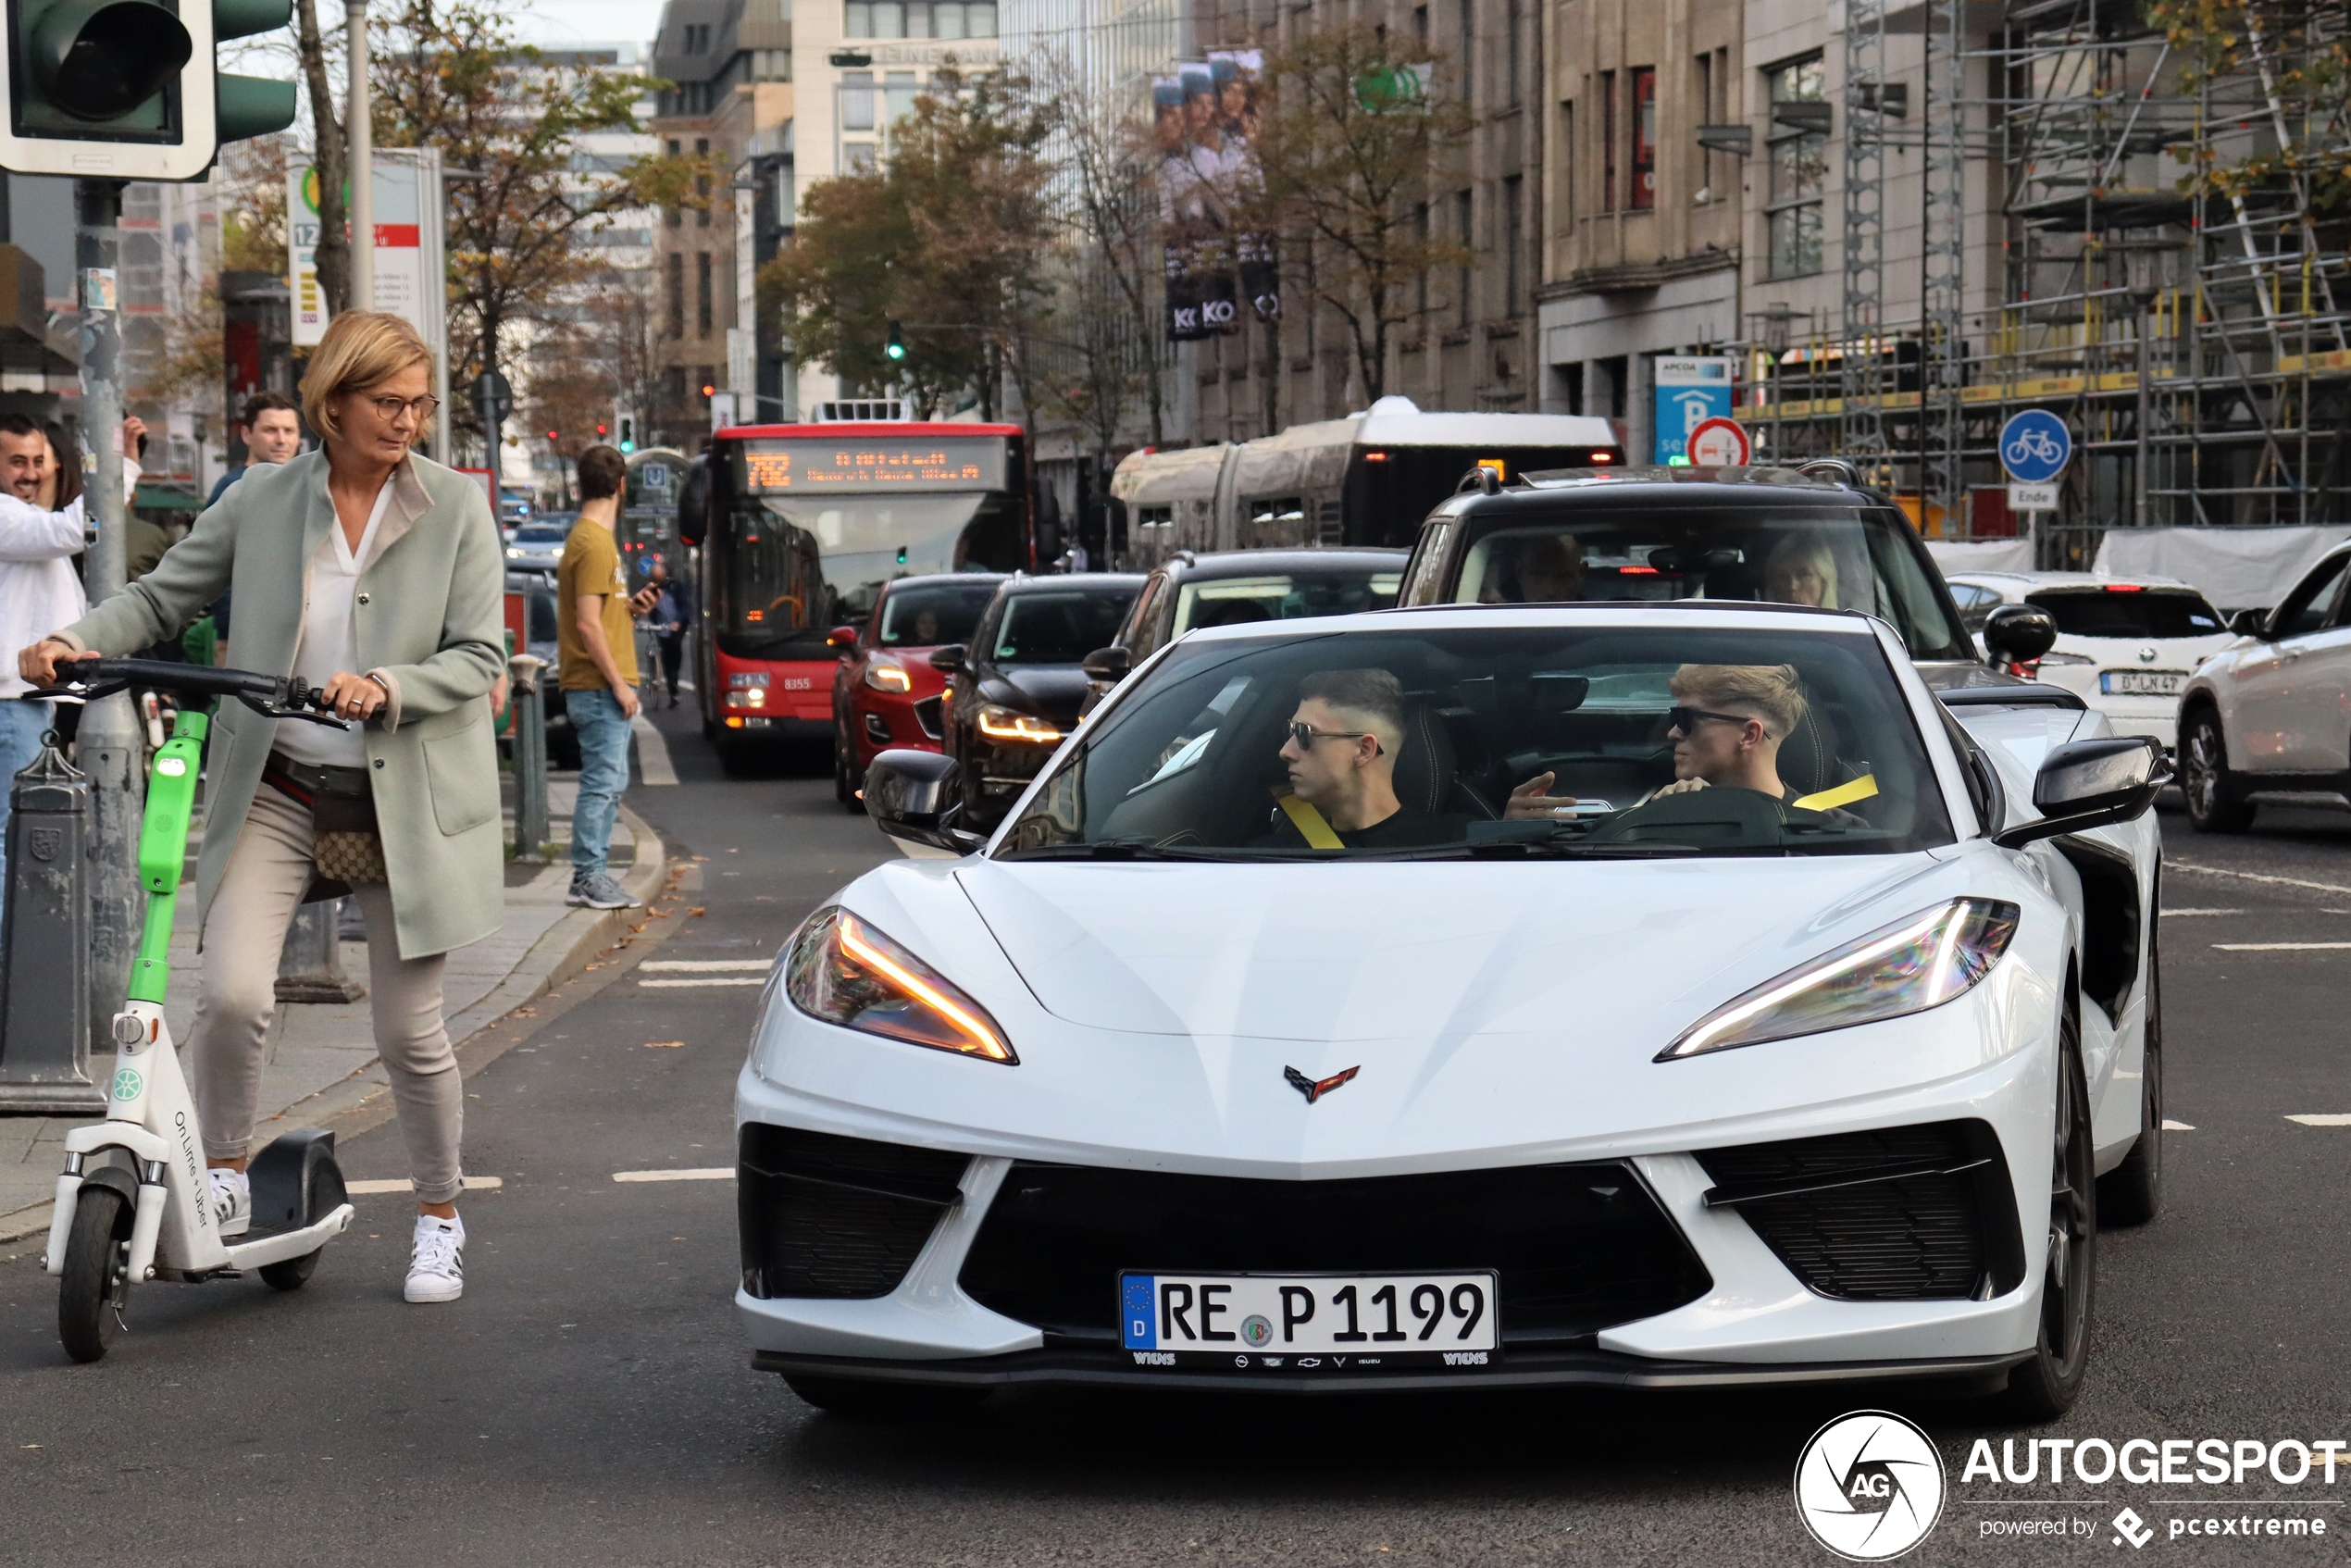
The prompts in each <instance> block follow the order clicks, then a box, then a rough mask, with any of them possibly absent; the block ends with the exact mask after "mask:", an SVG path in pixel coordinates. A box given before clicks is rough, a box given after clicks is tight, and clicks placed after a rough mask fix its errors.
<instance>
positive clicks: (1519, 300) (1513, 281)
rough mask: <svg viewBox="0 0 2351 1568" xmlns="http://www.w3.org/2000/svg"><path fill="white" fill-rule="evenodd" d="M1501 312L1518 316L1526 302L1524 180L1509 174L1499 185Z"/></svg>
mask: <svg viewBox="0 0 2351 1568" xmlns="http://www.w3.org/2000/svg"><path fill="white" fill-rule="evenodd" d="M1502 249H1503V251H1504V252H1505V253H1506V254H1505V255H1503V258H1502V292H1503V295H1504V300H1503V305H1502V308H1503V310H1504V312H1505V313H1506V314H1508V315H1511V316H1516V315H1518V314H1519V312H1520V309H1521V307H1522V306H1523V305H1524V303H1525V300H1526V295H1525V292H1524V291H1525V288H1526V257H1525V255H1524V252H1525V250H1526V180H1525V179H1524V177H1522V176H1520V175H1516V174H1513V175H1511V177H1510V178H1509V179H1507V180H1503V181H1502Z"/></svg>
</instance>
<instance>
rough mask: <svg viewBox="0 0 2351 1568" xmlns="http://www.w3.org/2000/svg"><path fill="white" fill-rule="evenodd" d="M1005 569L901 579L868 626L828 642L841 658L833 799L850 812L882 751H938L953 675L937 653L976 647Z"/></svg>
mask: <svg viewBox="0 0 2351 1568" xmlns="http://www.w3.org/2000/svg"><path fill="white" fill-rule="evenodd" d="M1003 580H1004V579H1003V576H1002V574H1001V573H998V572H954V573H942V574H941V575H939V576H937V577H907V578H900V579H898V580H896V581H895V582H892V583H890V584H889V585H888V586H887V587H885V588H884V589H883V590H882V594H881V597H880V598H879V599H878V600H877V601H875V604H874V613H873V616H872V617H871V618H870V619H868V620H867V621H866V622H865V625H864V626H862V627H857V626H844V627H840V628H836V629H835V630H834V632H833V634H832V635H831V636H830V637H829V638H827V640H826V641H827V643H828V645H830V646H831V647H833V648H834V649H836V650H838V651H839V652H840V655H841V660H840V669H839V670H838V671H837V672H836V673H835V674H834V676H833V794H834V796H835V797H836V798H837V799H839V800H840V803H841V804H842V805H843V806H845V807H847V808H848V809H849V810H851V811H853V812H854V811H864V810H865V805H864V803H862V802H860V801H859V800H858V798H857V792H858V790H862V789H863V788H864V787H865V769H866V767H867V766H868V765H871V764H872V762H873V760H874V756H875V753H878V752H883V751H887V750H889V748H890V747H892V746H910V747H913V748H914V749H915V750H917V751H924V752H935V751H938V750H939V734H940V725H939V698H940V696H941V694H942V693H943V692H945V691H946V689H947V677H946V675H945V674H944V673H943V672H942V671H940V670H938V669H935V668H933V667H932V666H931V662H930V655H931V652H932V650H933V649H937V648H944V647H951V646H955V645H958V644H962V643H965V642H969V641H971V638H972V631H973V628H976V626H977V625H978V624H979V616H980V612H981V611H983V610H985V609H987V608H988V603H989V600H990V599H992V598H994V597H995V593H996V585H997V584H998V583H1000V582H1001V581H1003Z"/></svg>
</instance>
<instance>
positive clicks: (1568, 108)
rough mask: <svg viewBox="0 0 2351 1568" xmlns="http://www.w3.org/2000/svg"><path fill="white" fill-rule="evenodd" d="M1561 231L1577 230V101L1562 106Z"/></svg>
mask: <svg viewBox="0 0 2351 1568" xmlns="http://www.w3.org/2000/svg"><path fill="white" fill-rule="evenodd" d="M1556 189H1557V190H1558V192H1559V231H1560V232H1561V233H1562V234H1571V233H1574V230H1575V217H1576V213H1575V101H1574V99H1572V98H1571V99H1569V100H1568V101H1567V102H1566V103H1563V104H1561V106H1560V168H1559V184H1558V186H1557V187H1556Z"/></svg>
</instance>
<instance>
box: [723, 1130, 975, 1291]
mask: <svg viewBox="0 0 2351 1568" xmlns="http://www.w3.org/2000/svg"><path fill="white" fill-rule="evenodd" d="M970 1163H971V1156H970V1155H968V1154H952V1153H944V1152H941V1151H939V1150H935V1149H910V1148H907V1147H905V1146H903V1145H901V1144H895V1143H874V1142H869V1141H867V1140H866V1139H862V1138H837V1137H835V1136H833V1135H832V1134H830V1133H821V1132H802V1131H801V1130H800V1129H799V1128H797V1127H777V1126H766V1125H765V1124H764V1123H759V1122H753V1123H751V1124H748V1125H747V1126H744V1128H743V1130H742V1143H741V1148H740V1160H739V1164H738V1168H737V1185H736V1190H735V1202H736V1206H737V1214H738V1217H739V1223H740V1229H741V1233H742V1248H743V1288H744V1289H745V1290H748V1291H749V1292H750V1293H751V1294H752V1295H753V1296H757V1297H763V1298H764V1297H770V1296H825V1297H832V1298H836V1299H865V1298H871V1297H875V1296H887V1295H889V1293H890V1292H891V1291H892V1290H895V1289H896V1288H898V1282H899V1281H900V1280H902V1279H903V1278H905V1277H906V1271H907V1269H908V1268H910V1267H912V1266H913V1264H914V1256H915V1254H916V1253H918V1252H920V1251H922V1250H923V1243H924V1242H925V1241H926V1240H927V1239H929V1237H930V1233H931V1230H932V1229H933V1227H935V1226H937V1225H938V1223H939V1215H940V1214H942V1213H946V1211H947V1209H948V1208H949V1207H950V1206H951V1205H952V1204H953V1203H954V1201H955V1200H956V1197H957V1188H956V1185H955V1184H956V1183H957V1182H958V1181H960V1180H961V1179H962V1178H963V1174H964V1166H966V1165H968V1164H970Z"/></svg>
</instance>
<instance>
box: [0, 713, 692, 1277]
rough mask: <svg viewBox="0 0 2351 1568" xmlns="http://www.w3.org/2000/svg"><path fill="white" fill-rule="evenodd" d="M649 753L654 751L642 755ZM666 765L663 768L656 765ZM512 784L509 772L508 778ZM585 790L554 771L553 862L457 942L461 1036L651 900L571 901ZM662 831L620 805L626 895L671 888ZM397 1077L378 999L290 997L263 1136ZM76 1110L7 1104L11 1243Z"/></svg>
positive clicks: (362, 950)
mask: <svg viewBox="0 0 2351 1568" xmlns="http://www.w3.org/2000/svg"><path fill="white" fill-rule="evenodd" d="M644 760H645V762H646V763H648V764H650V763H651V761H652V758H651V757H650V756H647V757H645V759H644ZM656 771H658V772H661V773H668V778H666V779H665V780H656V779H655V778H651V777H644V776H646V775H653V774H654V773H655V772H656ZM657 781H659V782H667V783H672V784H674V783H675V782H677V776H676V774H675V773H670V772H669V769H668V758H667V755H666V753H664V754H663V756H662V758H661V761H660V765H659V768H658V770H656V768H655V767H653V766H651V765H645V766H642V767H641V782H642V783H647V784H651V783H654V782H657ZM501 782H502V784H504V786H505V788H506V790H507V792H508V793H509V795H511V793H512V790H513V780H512V778H511V776H508V777H505V778H502V779H501ZM578 791H579V785H578V777H577V776H576V775H573V776H570V777H560V778H552V779H550V780H549V781H548V791H547V792H548V810H549V814H550V816H551V817H552V818H553V820H552V822H551V829H552V832H553V835H554V839H555V840H556V842H557V844H558V848H557V850H556V852H555V857H554V861H553V862H552V863H551V864H549V865H543V866H542V865H524V864H519V863H517V864H513V865H508V866H507V867H506V919H505V924H504V926H502V927H500V928H499V930H498V933H497V934H496V935H495V936H492V937H490V938H487V939H486V940H482V941H479V942H476V943H475V944H474V945H473V946H471V947H467V948H460V949H459V950H458V951H456V952H453V953H451V954H450V955H449V965H448V969H447V971H446V974H445V977H444V979H443V983H442V984H443V990H442V994H443V1006H444V1009H445V1011H446V1014H447V1016H448V1020H449V1039H450V1041H451V1043H453V1044H455V1045H463V1044H464V1043H465V1042H466V1039H469V1038H471V1037H472V1036H474V1035H476V1034H479V1033H480V1032H481V1031H482V1030H483V1029H485V1028H488V1027H490V1026H491V1025H492V1024H494V1023H496V1022H497V1021H498V1020H499V1019H501V1018H503V1017H504V1016H505V1015H506V1014H509V1013H511V1012H513V1011H514V1010H515V1009H516V1008H517V1007H520V1006H522V1005H523V1004H525V1003H526V1002H529V1001H531V1000H532V999H533V998H535V997H539V996H541V995H544V994H545V993H546V992H547V991H549V990H550V989H554V987H555V986H557V985H560V984H561V983H563V982H564V981H565V980H566V979H569V978H570V977H572V976H573V975H574V974H576V973H578V970H579V969H580V967H581V966H582V965H583V964H586V963H587V962H588V960H589V959H590V958H591V957H592V956H593V955H594V954H596V953H597V952H602V951H603V949H605V948H607V947H610V946H611V945H612V944H613V943H614V942H616V941H617V940H619V939H620V937H621V935H622V934H623V933H624V932H626V931H627V930H628V926H629V924H630V923H631V922H632V921H636V920H641V919H643V918H644V915H643V913H642V912H641V911H640V910H628V909H616V910H597V909H574V908H572V907H570V906H569V905H567V904H566V903H565V902H564V897H565V895H566V893H567V892H569V891H570V888H571V863H570V861H569V859H568V858H566V855H567V846H568V844H569V842H570V838H571V822H570V815H571V808H572V803H573V801H574V800H575V799H576V797H577V796H578ZM506 828H507V831H506V837H507V839H508V840H509V841H511V840H513V837H514V831H513V829H514V814H513V811H512V808H511V805H510V806H509V809H508V811H507V813H506ZM611 859H612V871H613V875H614V876H615V877H618V878H619V880H620V884H621V886H622V887H624V888H626V889H627V890H628V896H629V897H631V898H633V899H636V900H638V901H639V902H641V903H650V902H652V900H653V894H654V893H655V892H656V891H658V890H660V887H661V883H662V872H663V865H664V860H665V854H664V852H663V849H662V842H661V839H660V837H659V835H657V834H655V833H654V832H653V828H651V827H650V826H648V825H647V824H646V822H645V821H644V819H643V818H641V817H640V816H638V815H636V814H635V813H634V812H631V811H629V810H628V808H627V807H626V806H625V805H624V806H623V807H622V809H621V813H620V823H619V826H618V827H617V828H616V829H615V830H614V833H613V843H612V851H611ZM342 967H343V973H344V974H345V975H346V976H348V977H350V978H352V979H354V980H356V981H357V982H359V983H360V984H361V985H363V986H364V985H366V984H367V943H366V942H364V941H347V942H344V943H343V944H342ZM195 981H196V939H195V932H194V929H193V922H182V924H181V925H180V928H179V929H178V930H177V931H175V932H174V933H173V937H172V943H171V989H170V992H169V1000H168V1002H166V1003H165V1004H164V1017H165V1019H166V1021H167V1022H168V1024H169V1025H170V1027H171V1037H172V1039H175V1040H178V1041H180V1042H181V1043H182V1045H183V1046H184V1044H185V1042H186V1040H187V1039H188V1030H189V1027H190V1026H191V1025H192V1023H193V1020H194V1016H195V1010H196V984H195ZM113 1072H114V1065H113V1058H112V1056H110V1055H106V1056H98V1055H93V1057H92V1058H91V1062H90V1076H91V1077H92V1078H93V1080H94V1081H96V1082H98V1083H101V1084H103V1083H105V1082H106V1081H107V1079H108V1078H109V1077H111V1076H113ZM385 1087H386V1079H385V1076H384V1070H383V1066H382V1064H380V1063H379V1062H378V1061H377V1060H376V1046H375V1037H374V1030H373V1027H372V1025H371V1023H370V1021H369V1017H368V1011H367V999H366V998H365V997H362V998H361V999H360V1000H359V1001H357V1002H347V1003H344V1002H280V1003H279V1004H278V1012H277V1016H276V1018H275V1019H274V1020H273V1021H272V1023H271V1025H270V1029H269V1038H268V1041H267V1045H266V1046H265V1047H264V1055H263V1058H262V1072H261V1117H260V1121H259V1122H258V1124H257V1125H256V1126H255V1146H256V1147H258V1146H259V1145H261V1144H264V1143H267V1142H268V1141H269V1140H270V1139H272V1138H274V1137H276V1136H277V1134H278V1132H279V1131H280V1129H281V1128H283V1127H284V1126H315V1125H317V1124H319V1123H321V1122H323V1121H324V1120H325V1119H326V1117H327V1116H328V1115H330V1114H334V1113H336V1112H339V1111H341V1110H343V1109H346V1108H347V1107H349V1106H351V1105H353V1104H355V1103H357V1102H358V1101H360V1100H362V1099H365V1098H367V1097H368V1096H369V1095H371V1094H374V1093H375V1092H377V1091H379V1090H380V1089H383V1088H385ZM91 1120H93V1118H92V1117H91V1116H89V1115H87V1114H80V1115H70V1116H24V1115H0V1242H6V1241H15V1240H19V1239H21V1238H25V1237H28V1236H32V1235H36V1234H41V1233H45V1232H46V1231H47V1230H48V1228H49V1208H50V1200H51V1195H52V1194H53V1193H54V1192H55V1191H56V1181H57V1172H58V1171H59V1170H60V1169H61V1168H63V1166H64V1164H65V1154H64V1149H63V1143H64V1139H65V1136H66V1134H67V1133H68V1132H69V1131H70V1130H72V1129H73V1128H74V1127H77V1126H82V1125H83V1124H85V1123H87V1122H89V1121H91Z"/></svg>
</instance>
